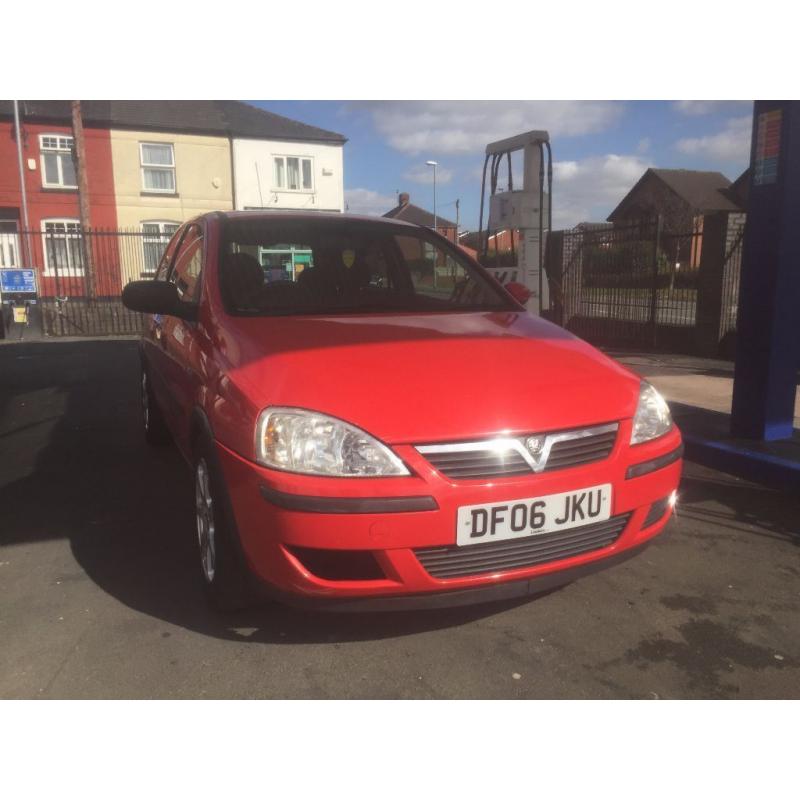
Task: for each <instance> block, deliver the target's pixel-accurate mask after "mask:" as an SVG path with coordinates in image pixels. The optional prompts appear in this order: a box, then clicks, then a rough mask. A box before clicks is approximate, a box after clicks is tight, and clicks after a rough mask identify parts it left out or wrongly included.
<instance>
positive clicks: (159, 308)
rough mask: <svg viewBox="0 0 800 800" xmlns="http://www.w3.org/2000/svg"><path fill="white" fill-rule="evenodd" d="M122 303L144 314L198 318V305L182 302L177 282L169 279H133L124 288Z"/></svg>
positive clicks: (189, 318) (188, 318)
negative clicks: (168, 280) (170, 281)
mask: <svg viewBox="0 0 800 800" xmlns="http://www.w3.org/2000/svg"><path fill="white" fill-rule="evenodd" d="M122 304H123V305H124V306H125V308H129V309H130V310H131V311H140V312H142V313H143V314H164V315H166V316H170V317H180V318H181V319H186V320H190V321H192V320H195V319H197V306H195V305H192V304H191V303H182V302H181V300H180V298H179V297H178V289H177V288H176V286H175V284H174V283H169V282H167V281H154V280H149V281H131V282H130V283H129V284H128V285H127V286H125V288H124V289H123V290H122Z"/></svg>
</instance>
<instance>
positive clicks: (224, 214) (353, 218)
mask: <svg viewBox="0 0 800 800" xmlns="http://www.w3.org/2000/svg"><path fill="white" fill-rule="evenodd" d="M213 215H214V216H217V217H218V218H219V219H222V220H231V221H244V220H283V221H285V220H292V221H297V222H311V223H314V222H320V221H321V220H324V221H325V222H326V223H328V222H332V223H335V222H340V223H342V224H345V223H347V222H358V223H368V224H370V225H381V226H384V227H386V226H388V227H392V228H417V229H418V228H420V226H419V225H415V224H414V223H412V222H404V221H403V220H397V219H387V218H385V217H372V216H367V215H365V214H340V213H338V212H336V211H286V210H283V209H274V210H272V209H270V210H261V209H259V210H256V211H217V212H213ZM209 216H211V215H209Z"/></svg>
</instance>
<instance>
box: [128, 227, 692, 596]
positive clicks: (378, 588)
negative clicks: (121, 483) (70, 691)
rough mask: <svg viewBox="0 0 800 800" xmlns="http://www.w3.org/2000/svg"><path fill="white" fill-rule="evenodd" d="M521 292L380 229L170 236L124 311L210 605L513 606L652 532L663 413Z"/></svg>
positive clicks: (672, 459) (620, 553) (659, 516)
mask: <svg viewBox="0 0 800 800" xmlns="http://www.w3.org/2000/svg"><path fill="white" fill-rule="evenodd" d="M520 290H523V291H524V289H523V287H520V286H511V287H510V289H509V290H506V289H504V288H503V287H501V286H500V285H499V284H498V283H496V282H495V281H494V280H493V279H492V278H491V277H490V276H489V275H488V274H487V273H486V272H485V271H484V270H483V269H482V268H481V267H480V266H479V265H478V264H477V263H476V262H475V261H473V260H472V259H471V258H469V257H468V256H467V255H465V254H464V252H462V251H461V249H460V248H458V247H455V246H453V245H452V244H451V243H450V242H448V241H447V240H446V239H444V238H443V237H441V236H439V235H437V234H436V233H433V232H431V231H429V230H427V229H425V228H420V227H417V226H414V225H409V224H407V223H403V222H399V221H395V220H384V219H374V218H363V217H354V216H348V215H338V214H337V215H325V214H319V213H281V212H266V213H265V212H233V213H214V214H208V215H205V216H202V217H199V218H197V219H195V220H192V221H191V222H188V223H186V224H184V225H183V226H182V227H181V229H180V230H179V231H178V232H177V233H176V234H175V236H174V237H173V239H172V240H171V241H170V243H169V245H168V247H167V249H166V252H165V254H164V256H163V259H162V261H161V264H160V266H159V268H158V271H157V273H156V276H155V279H154V280H151V281H137V282H134V283H131V284H129V285H128V286H127V287H126V288H125V291H124V293H123V301H124V302H125V304H126V305H127V306H128V308H131V309H134V310H137V311H141V312H144V313H146V314H148V315H149V316H148V317H147V320H146V332H145V334H144V337H143V339H142V343H141V362H142V372H141V389H142V407H143V412H144V413H143V418H144V429H145V435H146V437H147V440H148V441H150V442H153V443H156V442H163V441H165V440H168V439H170V438H171V439H174V441H175V442H176V443H177V445H178V447H179V448H180V450H181V452H182V453H183V455H184V456H185V457H186V459H187V460H188V461H189V462H190V463H191V465H192V469H193V470H194V475H195V494H196V514H197V536H198V543H199V547H198V555H199V562H200V566H201V574H202V577H203V581H204V583H205V586H206V589H207V593H208V595H209V596H210V599H211V600H212V602H213V603H214V604H216V605H218V606H220V607H235V606H238V605H242V604H244V603H245V602H246V600H247V598H248V597H249V596H251V589H252V587H253V586H254V585H255V586H261V587H266V588H268V589H269V590H271V592H272V593H273V594H275V595H277V596H278V597H280V598H283V599H285V600H287V601H289V602H294V603H304V602H305V603H311V604H314V605H317V604H319V605H322V606H324V607H327V608H335V609H337V610H342V609H358V608H367V607H369V608H371V609H374V608H392V607H394V608H398V607H402V608H409V607H417V606H428V607H430V606H444V605H459V604H465V603H473V602H481V601H484V600H491V599H498V598H512V597H519V596H524V595H528V594H535V593H540V592H542V591H544V590H547V589H549V588H551V587H554V586H557V585H560V584H563V583H566V582H569V581H571V580H573V579H574V578H576V577H578V576H581V575H584V574H586V573H588V572H592V571H594V570H596V569H600V568H602V567H606V566H610V565H611V564H615V563H617V562H619V561H620V560H622V559H625V558H627V557H628V556H631V555H633V554H634V553H636V552H638V551H639V550H640V549H641V548H642V547H643V546H644V545H645V544H646V543H647V542H648V541H649V540H651V539H652V538H653V537H654V536H656V535H657V534H658V533H660V531H661V530H662V529H663V528H664V526H665V525H666V523H667V520H668V518H669V517H670V514H671V511H672V506H673V504H674V502H675V496H676V494H675V493H676V488H677V486H678V481H679V478H680V473H681V455H682V444H681V437H680V434H679V432H678V430H677V429H676V428H675V426H674V425H673V423H672V421H671V418H670V414H669V410H668V408H667V406H666V404H665V402H664V401H663V399H662V398H661V397H660V396H659V394H658V393H657V392H656V391H655V389H653V388H652V387H651V386H650V385H649V384H647V383H646V382H644V381H642V380H641V379H640V378H639V377H638V376H637V375H635V374H633V373H632V372H630V371H629V370H628V369H626V368H624V367H622V366H621V365H620V364H618V363H616V362H614V361H612V360H611V359H609V358H608V357H606V356H605V355H603V354H602V353H600V352H598V351H597V350H596V349H594V348H593V347H591V346H590V345H588V344H587V343H586V342H584V341H581V340H580V339H577V338H576V337H575V336H573V335H571V334H570V333H568V332H567V331H565V330H564V329H562V328H560V327H558V326H556V325H554V324H551V323H550V322H547V321H545V320H543V319H541V318H538V317H535V316H533V315H531V314H529V313H527V312H526V311H525V309H524V307H523V306H522V305H521V303H520V302H519V301H520V300H524V297H522V296H521V295H520ZM515 297H516V299H515Z"/></svg>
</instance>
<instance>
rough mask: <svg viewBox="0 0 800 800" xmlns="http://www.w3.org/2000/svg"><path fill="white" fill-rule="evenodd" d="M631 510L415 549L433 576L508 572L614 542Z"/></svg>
mask: <svg viewBox="0 0 800 800" xmlns="http://www.w3.org/2000/svg"><path fill="white" fill-rule="evenodd" d="M630 516H631V515H630V513H628V514H620V515H619V516H616V517H611V518H610V519H607V520H604V521H603V522H595V523H592V524H591V525H582V526H580V527H579V528H571V529H568V530H565V531H556V532H554V533H543V534H539V535H537V536H529V537H526V538H524V539H509V540H507V541H502V542H489V543H487V544H473V545H468V546H467V547H428V548H424V549H420V550H415V551H414V553H415V554H416V556H417V558H418V559H419V561H420V563H421V564H422V566H423V567H424V568H425V569H426V570H427V572H428V573H429V574H430V575H431V576H433V577H434V578H460V577H464V576H466V575H480V574H481V573H484V572H505V571H507V570H512V569H520V568H522V567H532V566H534V565H535V564H546V563H547V562H548V561H559V560H561V559H564V558H572V556H577V555H580V554H581V553H589V552H591V551H592V550H600V549H601V548H603V547H608V546H609V545H610V544H613V543H614V542H615V541H616V540H617V539H618V538H619V536H620V534H621V533H622V532H623V531H624V530H625V526H626V525H627V524H628V520H629V519H630Z"/></svg>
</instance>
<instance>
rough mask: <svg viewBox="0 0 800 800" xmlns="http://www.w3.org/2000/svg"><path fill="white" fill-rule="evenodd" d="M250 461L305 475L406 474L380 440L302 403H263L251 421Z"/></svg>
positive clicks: (363, 475) (398, 461)
mask: <svg viewBox="0 0 800 800" xmlns="http://www.w3.org/2000/svg"><path fill="white" fill-rule="evenodd" d="M256 461H258V462H259V463H261V464H263V465H264V466H265V467H272V468H274V469H284V470H288V471H290V472H305V473H307V474H309V475H330V476H337V477H353V478H368V477H374V476H385V475H409V474H410V473H409V471H408V470H407V469H406V467H405V465H404V464H403V462H402V461H401V460H400V459H399V458H398V457H397V456H396V455H395V454H394V453H393V452H392V451H391V450H389V448H388V447H386V445H383V444H381V443H380V442H379V441H378V440H377V439H374V438H373V437H372V436H370V435H369V434H368V433H364V431H362V430H360V429H359V428H356V427H355V426H354V425H348V423H346V422H342V421H341V420H339V419H334V418H333V417H328V416H326V415H325V414H317V413H316V412H314V411H305V410H304V409H302V408H265V409H264V410H263V411H262V412H261V414H260V415H259V417H258V424H257V425H256Z"/></svg>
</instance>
